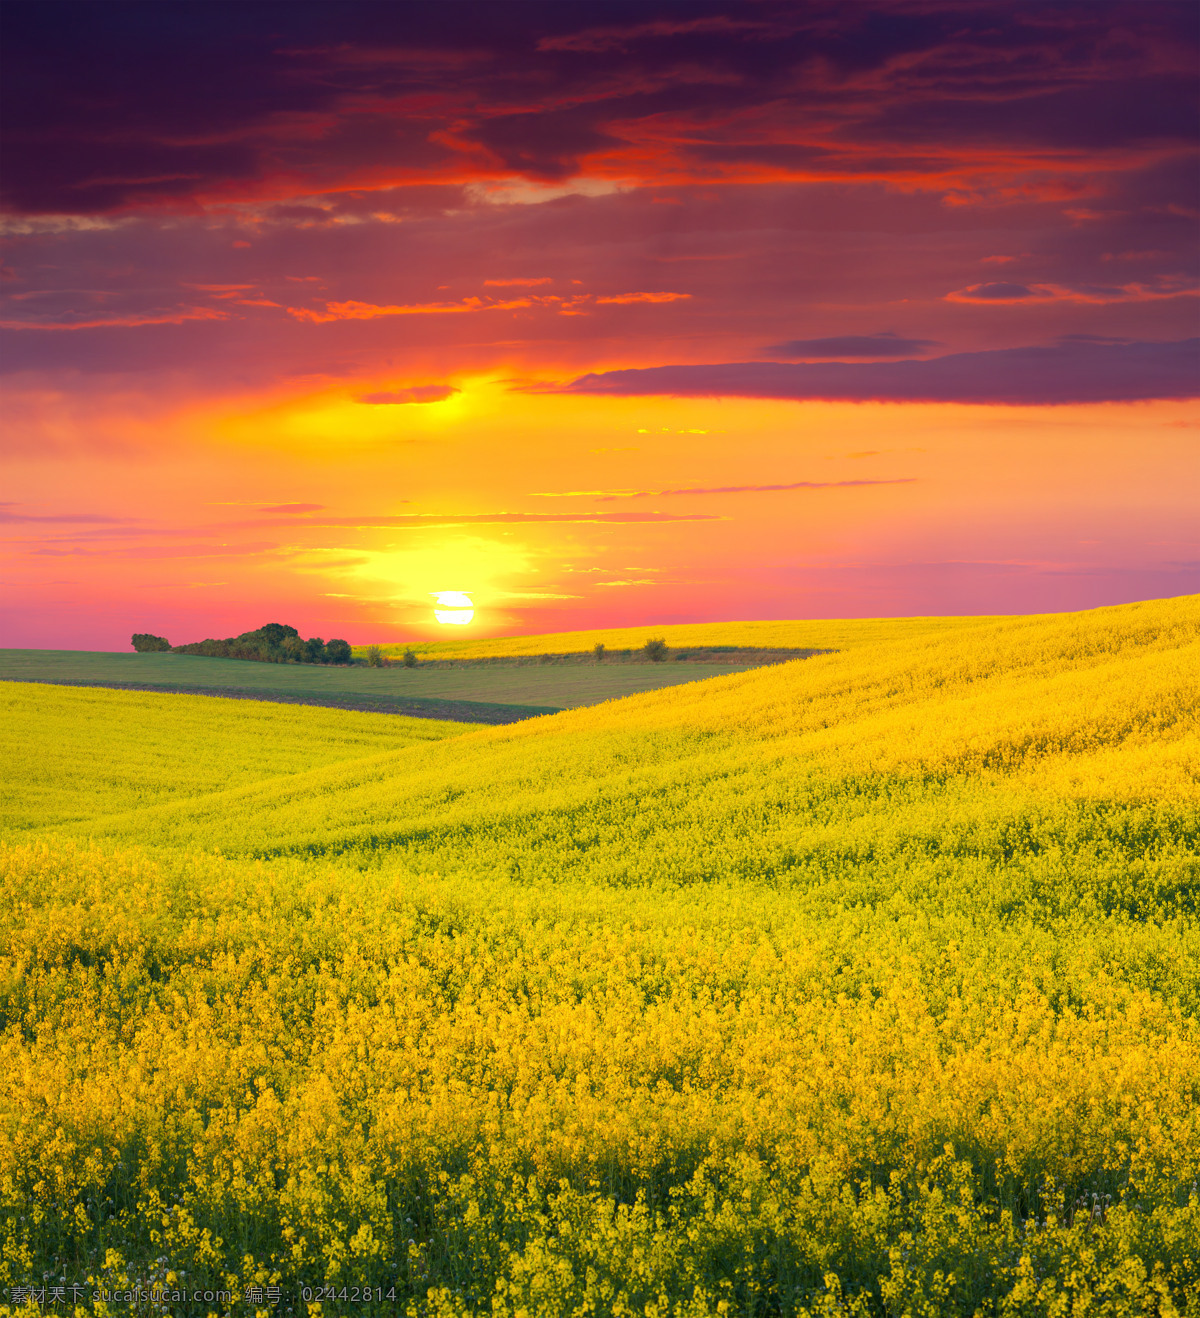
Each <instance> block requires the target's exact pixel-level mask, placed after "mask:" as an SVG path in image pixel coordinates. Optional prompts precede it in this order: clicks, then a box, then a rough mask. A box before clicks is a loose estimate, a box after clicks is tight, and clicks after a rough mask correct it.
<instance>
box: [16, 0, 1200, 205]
mask: <svg viewBox="0 0 1200 1318" xmlns="http://www.w3.org/2000/svg"><path fill="white" fill-rule="evenodd" d="M4 21H5V26H6V34H5V43H4V60H5V73H4V80H3V85H4V93H3V94H4V97H5V104H4V108H3V122H4V125H5V133H6V143H5V170H4V173H5V180H6V188H7V193H6V195H7V198H8V203H7V204H8V205H9V206H10V207H11V208H12V209H13V210H16V211H18V212H24V213H31V214H32V213H68V214H99V213H105V212H110V211H119V210H123V209H145V208H151V209H153V208H163V207H166V208H170V209H174V210H187V209H189V208H193V207H195V206H196V205H197V204H200V203H204V204H212V203H214V202H221V201H233V200H239V199H246V198H253V199H260V200H268V201H277V202H284V201H286V198H287V197H289V196H291V197H297V196H302V195H304V194H316V193H320V192H324V191H337V190H345V189H347V188H358V189H374V188H377V187H381V186H384V185H385V184H397V183H416V182H425V183H428V182H445V183H450V182H457V183H461V182H463V181H468V180H470V179H472V178H494V177H497V176H503V175H506V174H508V175H519V176H523V177H526V178H530V179H537V180H543V181H555V180H560V179H563V178H565V177H567V176H570V175H572V174H575V173H577V172H580V171H582V172H589V170H591V171H593V172H594V171H595V170H597V169H599V170H600V172H602V173H605V174H606V175H608V176H610V177H614V176H615V177H625V178H637V179H641V180H643V181H646V182H652V183H659V182H661V181H663V180H664V179H666V178H668V177H675V178H677V179H681V180H682V179H692V180H700V179H705V178H709V177H711V176H712V175H713V171H714V170H717V171H718V172H720V171H732V172H733V173H735V174H736V173H737V172H738V171H739V170H751V171H753V172H754V174H755V176H756V177H760V178H761V177H763V176H764V174H765V175H769V176H774V177H778V178H786V177H798V176H803V177H806V178H811V177H813V176H814V175H815V176H820V175H826V176H830V177H841V178H846V177H862V178H869V177H885V178H886V177H894V176H899V177H903V178H904V179H905V181H906V183H908V184H911V183H912V182H913V181H914V177H915V176H919V175H921V174H927V175H929V176H931V177H945V176H947V175H950V174H954V173H955V172H956V171H959V172H961V171H962V170H964V169H970V170H974V171H977V170H978V169H979V168H981V167H982V168H984V169H985V172H986V171H988V170H990V171H992V172H993V173H994V172H995V170H996V169H997V168H1001V169H1003V170H1004V171H1006V172H1008V173H1010V174H1011V173H1013V172H1014V171H1015V172H1020V170H1021V169H1022V168H1023V165H1022V162H1021V159H1020V157H1021V155H1022V153H1027V154H1028V155H1029V157H1030V160H1029V168H1038V167H1041V168H1047V169H1049V170H1050V171H1051V172H1052V173H1053V174H1054V175H1055V177H1056V178H1057V177H1062V176H1063V175H1064V172H1067V173H1069V172H1070V169H1071V168H1072V164H1071V161H1070V160H1069V159H1068V158H1067V157H1068V155H1069V153H1070V152H1088V153H1094V152H1098V151H1109V150H1118V149H1119V150H1120V151H1122V152H1125V153H1127V154H1128V153H1130V152H1132V153H1134V154H1136V153H1138V152H1139V151H1141V152H1145V151H1149V150H1163V149H1166V148H1171V147H1173V146H1175V147H1177V146H1179V145H1180V144H1183V145H1186V144H1187V143H1189V142H1190V141H1191V140H1192V138H1193V136H1194V118H1195V116H1194V94H1195V93H1194V88H1195V70H1194V61H1193V59H1192V56H1191V52H1192V51H1194V48H1195V42H1196V25H1197V20H1196V15H1195V13H1194V6H1192V5H1190V4H1175V3H1171V2H1170V0H1107V2H1104V0H1064V2H1063V3H1059V4H1056V5H1054V6H1027V7H1014V6H1012V5H1009V4H1004V3H998V2H997V3H991V2H989V0H982V2H981V0H971V2H969V3H968V2H967V0H963V3H957V4H956V3H950V2H946V0H936V2H935V0H864V3H861V4H856V5H851V6H848V5H845V4H843V3H834V2H833V0H807V2H806V3H805V4H803V5H797V4H795V3H792V2H791V0H760V2H759V3H756V4H754V5H753V6H752V7H747V6H746V5H744V4H737V3H735V0H586V2H585V3H581V4H575V5H552V4H546V3H544V0H508V3H505V4H503V5H500V4H496V3H494V0H455V2H454V3H450V4H445V5H435V4H419V5H400V4H381V3H369V2H366V0H339V3H336V4H334V3H328V0H323V2H320V3H315V2H309V3H303V2H302V3H293V4H286V5H285V4H280V3H275V2H274V0H239V2H238V3H236V4H230V3H227V2H226V0H172V3H170V4H164V3H162V2H161V0H36V3H34V2H32V0H16V2H15V3H10V4H8V5H7V6H5V11H4ZM983 146H988V147H997V148H1001V149H1002V151H1003V152H1004V153H1005V154H1004V155H1003V159H1001V157H1000V156H999V155H997V156H996V157H995V158H994V159H992V158H989V160H985V161H980V160H978V159H975V160H968V159H967V157H968V156H969V155H970V153H971V152H972V151H974V152H975V153H976V155H977V156H978V153H979V149H980V148H981V147H983ZM1047 151H1048V152H1049V153H1050V154H1051V155H1052V158H1051V159H1047V160H1045V161H1043V160H1042V158H1041V154H1040V153H1043V152H1047ZM1063 152H1066V153H1067V155H1063V154H1061V153H1063ZM1126 163H1128V162H1126ZM1076 167H1077V166H1076ZM308 218H309V219H318V218H319V217H317V216H309V217H308Z"/></svg>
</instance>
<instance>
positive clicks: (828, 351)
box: [767, 332, 939, 360]
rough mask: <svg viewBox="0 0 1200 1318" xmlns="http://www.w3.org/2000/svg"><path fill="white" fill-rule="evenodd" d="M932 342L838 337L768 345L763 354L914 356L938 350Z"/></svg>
mask: <svg viewBox="0 0 1200 1318" xmlns="http://www.w3.org/2000/svg"><path fill="white" fill-rule="evenodd" d="M938 346H939V345H938V343H937V341H936V340H935V339H903V338H901V337H900V336H899V335H898V334H892V333H889V332H884V333H881V334H842V335H837V336H835V337H833V338H828V339H789V340H788V341H787V342H786V343H772V344H770V345H769V346H768V348H767V351H768V352H769V353H770V354H771V355H772V356H773V357H795V358H801V359H804V360H838V359H841V358H847V357H848V358H851V359H857V358H870V357H917V356H920V355H921V354H922V353H923V352H926V351H928V349H930V348H936V347H938Z"/></svg>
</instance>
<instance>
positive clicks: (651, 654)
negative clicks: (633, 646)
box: [642, 636, 668, 664]
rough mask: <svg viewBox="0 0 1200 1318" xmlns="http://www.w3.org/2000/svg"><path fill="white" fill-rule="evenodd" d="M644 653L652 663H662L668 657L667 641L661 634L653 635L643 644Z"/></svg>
mask: <svg viewBox="0 0 1200 1318" xmlns="http://www.w3.org/2000/svg"><path fill="white" fill-rule="evenodd" d="M642 653H643V654H644V655H645V656H646V658H647V659H649V660H650V662H651V663H655V664H661V663H662V661H663V660H664V659H665V658H666V657H667V653H668V651H667V643H666V641H665V640H664V639H663V638H662V637H661V636H653V637H651V638H650V640H648V641H647V642H646V644H645V645H643V646H642Z"/></svg>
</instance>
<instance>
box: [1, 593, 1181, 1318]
mask: <svg viewBox="0 0 1200 1318" xmlns="http://www.w3.org/2000/svg"><path fill="white" fill-rule="evenodd" d="M713 643H717V642H713ZM1198 674H1200V600H1197V599H1195V598H1185V599H1178V600H1168V601H1152V602H1148V603H1143V604H1137V605H1128V606H1123V607H1121V608H1115V609H1103V610H1095V611H1093V612H1090V613H1085V614H1075V615H1060V616H1051V617H1041V618H1035V617H1031V618H1012V619H1001V620H984V621H979V620H972V622H971V624H970V625H967V624H965V623H964V624H963V625H962V626H959V627H949V626H947V627H944V628H934V629H930V630H928V631H925V632H920V631H918V630H914V629H911V628H909V629H903V628H901V629H898V630H897V632H896V634H894V635H891V636H889V635H887V634H885V633H883V632H880V633H879V634H877V635H875V636H872V637H871V638H869V639H866V640H863V642H862V643H861V644H860V645H858V646H857V647H852V648H848V649H845V650H844V651H843V652H841V653H837V654H827V655H822V656H819V657H816V658H811V659H807V660H802V661H797V662H795V663H790V664H785V665H781V666H777V667H772V668H769V669H762V670H757V671H754V672H750V673H745V674H741V675H737V676H727V677H721V678H715V679H712V680H710V681H707V682H699V683H694V684H689V685H687V686H682V687H675V688H670V689H667V690H665V691H659V692H654V693H649V694H646V695H642V696H635V697H631V698H628V699H625V700H620V701H613V702H610V703H608V704H606V705H602V706H597V707H593V708H590V709H583V710H574V711H569V712H567V713H564V714H560V715H555V716H553V717H547V718H541V719H534V720H529V721H527V722H525V723H521V724H515V725H510V726H506V727H499V728H481V729H473V728H472V729H467V730H465V731H464V730H462V729H461V726H460V728H459V730H458V735H453V736H451V735H444V734H443V733H442V732H437V733H436V736H435V735H434V732H435V731H436V730H431V733H430V739H426V740H418V739H417V735H416V734H415V733H411V731H410V730H406V729H404V728H401V727H399V726H397V727H396V730H395V732H394V734H391V735H394V736H395V737H396V738H397V741H396V743H395V744H386V743H385V741H384V740H383V738H384V737H385V736H386V735H388V734H386V733H385V732H383V731H380V730H379V729H377V728H376V726H375V725H374V724H373V723H371V722H370V720H372V719H373V718H378V719H380V721H381V722H386V720H383V719H382V718H381V716H370V715H366V716H364V715H353V714H350V713H345V712H342V711H330V710H308V709H296V708H291V707H282V708H281V707H273V708H277V709H279V711H280V712H279V717H280V718H281V719H285V720H293V721H294V723H293V724H292V725H289V726H293V727H294V728H295V729H299V730H301V731H302V730H303V728H304V727H305V726H306V720H307V719H309V717H310V716H311V718H312V722H311V724H307V726H309V727H310V728H311V741H312V749H311V752H310V754H309V758H308V759H307V760H304V759H303V756H302V754H301V752H300V751H299V750H298V749H297V750H295V751H293V753H292V754H291V755H290V756H288V757H285V758H286V759H287V760H288V762H287V763H286V764H281V763H278V762H271V757H260V758H257V759H256V758H254V757H253V755H251V753H250V749H249V746H250V743H251V742H253V741H254V740H255V738H256V737H257V736H259V735H261V732H262V730H263V729H264V728H266V727H269V726H270V715H269V714H266V713H263V712H262V710H263V709H264V707H262V706H259V707H257V708H256V710H254V711H251V710H249V709H247V708H246V706H245V705H244V704H243V703H242V702H230V705H231V706H232V708H230V709H229V710H228V713H227V715H224V717H228V719H230V720H232V722H231V723H230V724H229V725H228V729H227V737H228V742H227V744H223V741H224V738H212V737H210V736H209V735H208V727H207V725H206V724H205V723H204V722H203V721H201V722H197V723H196V724H195V725H189V724H188V723H187V721H186V719H183V718H182V716H180V717H179V718H177V720H176V722H174V723H171V724H170V725H169V731H170V735H169V737H164V734H163V731H162V729H163V727H164V724H163V723H162V720H163V719H164V718H167V717H172V718H174V717H176V716H175V715H168V714H167V713H165V712H164V711H166V710H168V709H170V708H175V707H174V706H168V705H166V704H164V703H163V702H174V701H186V700H187V699H189V698H188V697H175V696H162V697H154V698H153V699H148V700H146V701H144V702H143V703H140V704H139V703H137V702H136V701H133V702H132V703H130V700H131V698H130V697H128V696H126V695H125V694H124V693H116V692H94V691H93V692H89V693H87V697H86V701H84V702H83V703H80V704H78V705H75V706H72V705H70V704H69V703H66V704H64V703H63V702H64V700H66V697H64V696H63V695H62V693H61V692H55V691H53V690H52V689H50V688H44V687H21V688H19V689H18V688H16V687H15V686H6V687H4V688H0V690H4V691H5V693H6V695H7V696H11V698H12V700H13V702H14V707H15V708H19V709H20V710H21V711H23V712H22V713H21V715H20V717H21V718H22V719H24V720H26V722H25V723H24V724H23V727H24V728H25V732H24V733H23V734H22V735H23V737H28V736H31V735H32V736H36V735H37V730H38V727H39V720H43V722H42V725H41V726H43V727H44V728H45V729H46V732H45V735H46V736H47V737H52V738H53V740H54V743H55V749H54V754H55V755H56V756H58V757H59V759H58V761H57V763H59V764H61V765H62V766H65V767H64V769H63V770H62V772H64V773H67V774H69V780H70V782H72V783H73V784H75V787H76V792H75V799H76V801H77V802H78V804H77V805H75V806H74V807H72V808H69V809H68V808H66V807H65V806H64V799H65V798H64V797H62V796H56V795H55V794H54V792H52V791H50V790H49V788H48V787H47V785H46V782H45V781H44V779H41V778H39V777H38V775H37V773H36V772H33V771H32V769H31V768H30V766H29V764H27V763H24V762H22V761H20V759H19V758H18V759H16V760H14V758H13V757H11V756H10V757H9V759H8V764H9V767H10V778H11V781H10V782H9V783H8V784H7V786H6V795H7V799H8V801H9V805H8V807H7V808H8V810H9V814H8V819H9V820H10V821H11V822H10V823H9V824H8V825H7V826H6V830H5V837H4V842H3V845H2V846H0V888H2V892H3V902H2V904H0V910H2V911H3V917H2V924H0V1013H2V1020H3V1031H4V1032H3V1034H2V1035H0V1120H2V1121H3V1123H4V1139H3V1141H0V1232H2V1236H0V1284H2V1285H4V1286H6V1287H8V1288H9V1294H10V1295H11V1293H12V1288H13V1287H20V1286H22V1285H25V1284H27V1283H28V1281H29V1279H30V1278H37V1279H41V1278H42V1277H43V1274H46V1275H47V1276H49V1277H51V1278H59V1279H60V1284H66V1285H68V1286H69V1285H70V1284H71V1283H75V1284H83V1285H87V1286H88V1287H89V1290H88V1292H87V1294H88V1295H89V1296H90V1295H91V1294H92V1289H91V1288H97V1289H96V1293H97V1294H99V1293H100V1290H101V1289H103V1288H105V1287H107V1288H108V1289H109V1290H110V1291H112V1290H114V1289H118V1290H119V1289H120V1288H122V1287H127V1288H128V1287H136V1286H139V1285H140V1286H143V1287H146V1286H152V1285H155V1284H160V1283H161V1284H162V1285H164V1286H177V1287H180V1288H183V1289H187V1291H188V1293H189V1294H190V1293H193V1292H194V1290H195V1288H197V1287H202V1288H206V1289H204V1290H203V1292H202V1293H204V1294H211V1295H218V1294H224V1293H226V1292H227V1293H228V1294H229V1295H230V1296H232V1298H231V1299H229V1300H228V1301H217V1302H215V1303H216V1307H215V1308H214V1302H212V1301H209V1300H199V1301H197V1300H183V1301H175V1302H173V1303H172V1304H171V1307H170V1312H172V1313H176V1312H178V1313H193V1312H194V1313H208V1312H222V1313H224V1312H230V1313H234V1312H237V1313H243V1312H253V1311H254V1309H255V1304H256V1300H255V1298H254V1297H255V1296H257V1295H258V1294H260V1293H262V1292H263V1288H264V1287H276V1288H278V1291H279V1293H281V1294H283V1295H286V1296H288V1297H290V1300H289V1303H290V1304H291V1306H292V1307H293V1311H295V1312H302V1311H304V1309H305V1307H306V1306H307V1308H308V1310H309V1311H310V1312H323V1313H330V1312H355V1311H361V1309H362V1302H361V1297H362V1294H363V1293H364V1291H367V1290H369V1291H370V1292H371V1295H373V1296H374V1295H381V1296H387V1295H389V1294H390V1295H391V1296H392V1297H393V1298H392V1299H391V1300H390V1301H388V1304H389V1305H390V1306H391V1307H393V1308H395V1309H396V1310H398V1311H399V1312H402V1313H407V1314H413V1315H436V1316H438V1318H441V1316H443V1315H445V1316H449V1315H465V1314H477V1313H487V1314H494V1315H509V1316H511V1318H516V1315H520V1314H524V1315H530V1316H531V1315H560V1314H580V1315H582V1314H597V1315H599V1314H620V1315H633V1314H637V1315H656V1316H662V1318H665V1316H666V1315H679V1316H680V1318H682V1316H684V1315H688V1316H692V1315H696V1316H698V1315H707V1314H747V1315H759V1314H761V1315H766V1314H795V1315H823V1316H825V1318H831V1316H832V1315H835V1314H837V1315H841V1314H854V1315H889V1316H891V1315H919V1314H920V1315H941V1314H963V1315H967V1314H971V1315H974V1314H981V1315H1008V1314H1012V1315H1017V1314H1021V1315H1025V1314H1038V1315H1041V1314H1044V1315H1060V1314H1061V1315H1067V1314H1072V1315H1073V1314H1109V1315H1127V1314H1130V1315H1131V1314H1159V1315H1170V1314H1200V1298H1198V1297H1200V1193H1198V1191H1197V1188H1196V1185H1195V1177H1196V1173H1197V1168H1198V1167H1200V1109H1198V1106H1197V1103H1198V1099H1200V1027H1198V1024H1197V1021H1198V1015H1200V925H1198V922H1197V918H1196V915H1197V912H1196V891H1197V881H1198V880H1200V857H1198V854H1197V839H1198V832H1200V830H1198V828H1197V822H1198V815H1200V720H1198V717H1197V703H1198V702H1197V697H1196V691H1197V675H1198ZM71 694H72V695H74V694H76V693H71ZM109 700H112V701H125V702H126V703H125V704H123V705H120V706H119V707H118V706H117V705H115V704H114V705H112V706H111V707H108V706H107V705H106V702H108V701H109ZM208 703H209V704H212V705H216V704H218V703H220V702H216V701H210V702H208ZM106 707H108V708H111V710H115V711H117V712H116V713H110V714H107V715H106V714H104V712H103V711H104V709H105V708H106ZM239 711H241V712H239ZM106 717H107V718H109V719H110V720H112V721H114V722H116V721H119V723H120V725H121V727H122V728H124V729H126V732H125V734H123V735H125V736H126V738H127V740H126V741H124V742H122V741H121V740H120V738H115V737H114V738H110V739H109V740H111V741H112V742H113V746H112V750H111V758H108V759H106V754H107V752H106V747H105V744H104V741H103V739H99V738H97V736H96V734H95V726H96V720H98V719H103V718H106ZM241 717H245V718H248V719H250V718H253V719H260V720H266V722H265V723H256V724H255V725H254V727H255V728H256V729H258V731H257V732H255V733H254V735H248V736H247V737H246V738H244V739H243V741H240V742H239V741H238V740H237V738H238V735H239V734H237V733H236V731H235V729H234V726H233V724H234V723H236V721H237V720H238V719H239V718H241ZM364 719H365V720H367V721H366V722H363V721H362V720H364ZM342 720H348V721H347V722H344V723H343V722H342ZM355 720H357V721H355ZM399 722H400V721H399V720H393V724H397V725H398V724H399ZM389 726H390V725H389ZM280 735H281V737H283V736H284V735H285V734H284V733H283V732H281V734H280ZM297 735H298V734H297ZM286 736H289V737H290V736H293V733H292V732H288V733H287V734H286ZM139 742H144V743H145V744H147V745H159V744H160V743H162V744H163V745H164V749H163V751H162V753H161V754H159V755H158V756H157V758H156V760H155V774H154V778H155V783H154V790H150V788H149V786H147V788H146V789H145V790H144V791H141V794H140V795H138V794H136V793H132V794H131V790H127V789H125V788H123V787H122V786H121V785H120V778H121V774H122V768H121V766H122V765H123V764H126V763H132V762H133V760H134V759H135V758H136V757H134V756H133V754H132V751H131V750H130V749H129V748H130V747H131V746H133V745H135V744H137V743H139ZM168 743H169V745H168ZM22 744H24V742H22ZM239 746H244V747H245V752H244V753H243V754H241V755H240V756H239V754H238V749H237V748H238V747H239ZM72 747H74V748H75V752H74V754H73V755H72ZM171 748H173V749H171ZM122 757H125V758H122ZM226 761H236V764H234V763H229V764H227V765H226V768H227V772H225V776H224V777H222V765H223V764H225V763H226ZM114 783H115V784H116V786H114ZM139 790H140V789H139ZM39 1284H41V1282H40V1281H39ZM189 1288H190V1289H189ZM181 1293H182V1290H181ZM356 1296H358V1299H357V1300H356V1298H355V1297H356ZM86 1303H88V1304H92V1305H93V1307H94V1308H96V1309H97V1311H103V1308H104V1304H105V1301H104V1300H103V1298H101V1299H99V1300H96V1301H92V1300H90V1299H89V1300H87V1301H86ZM281 1303H282V1301H281ZM268 1311H271V1310H270V1308H269V1306H268V1307H264V1308H263V1312H268Z"/></svg>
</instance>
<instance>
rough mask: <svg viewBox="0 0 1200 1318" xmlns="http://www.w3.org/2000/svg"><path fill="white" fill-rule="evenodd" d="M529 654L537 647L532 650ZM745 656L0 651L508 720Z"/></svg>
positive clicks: (181, 686)
mask: <svg viewBox="0 0 1200 1318" xmlns="http://www.w3.org/2000/svg"><path fill="white" fill-rule="evenodd" d="M535 653H536V652H535ZM751 666H752V665H747V664H736V663H731V664H672V663H662V664H653V663H642V664H608V665H605V664H589V665H579V664H568V665H555V664H547V665H545V666H540V665H532V666H531V665H529V664H522V665H514V666H513V667H512V668H505V667H502V666H497V665H487V666H483V667H480V668H477V669H466V668H453V669H450V668H442V667H441V666H434V665H418V667H416V668H404V667H402V666H400V665H389V666H388V667H387V668H367V667H365V666H360V665H356V666H353V667H344V668H343V667H324V666H322V665H319V664H262V663H253V662H249V661H246V660H241V659H206V658H201V657H199V656H196V655H183V654H133V653H130V654H110V653H106V652H100V651H90V650H0V681H9V682H35V681H36V682H55V683H64V684H71V685H89V684H90V685H96V686H124V687H130V688H160V689H163V690H172V689H175V690H184V691H190V692H200V691H211V692H212V694H213V695H237V696H242V697H250V698H254V699H258V700H284V701H294V702H298V703H307V704H318V705H338V706H342V707H349V708H358V709H377V710H380V711H381V712H383V711H386V712H394V711H396V710H399V711H400V712H402V713H405V714H411V715H414V716H418V717H420V716H424V717H433V718H448V719H461V720H465V721H466V722H481V723H507V722H514V721H516V720H518V719H522V718H531V717H533V716H535V715H537V714H546V713H554V712H556V711H557V710H560V709H575V708H578V707H579V706H582V705H596V704H599V703H601V702H602V701H605V700H614V699H619V698H620V697H622V696H629V695H634V694H636V693H638V692H641V691H657V690H659V689H661V688H662V687H668V686H677V685H679V684H680V683H681V682H695V681H697V680H700V679H704V678H709V677H715V676H717V674H718V673H721V672H724V673H742V672H746V671H747V669H748V668H749V667H751Z"/></svg>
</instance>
